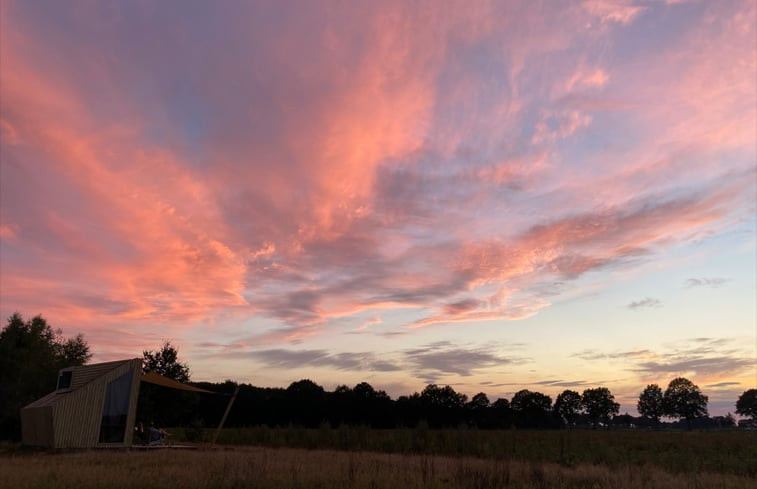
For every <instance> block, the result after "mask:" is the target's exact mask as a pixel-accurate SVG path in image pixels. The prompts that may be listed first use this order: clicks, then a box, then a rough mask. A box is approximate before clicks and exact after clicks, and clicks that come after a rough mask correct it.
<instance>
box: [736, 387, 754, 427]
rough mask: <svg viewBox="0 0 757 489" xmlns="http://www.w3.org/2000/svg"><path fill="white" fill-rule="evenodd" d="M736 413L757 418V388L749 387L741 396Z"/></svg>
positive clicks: (737, 402)
mask: <svg viewBox="0 0 757 489" xmlns="http://www.w3.org/2000/svg"><path fill="white" fill-rule="evenodd" d="M736 413H737V414H740V415H742V416H749V417H750V418H752V419H754V420H757V389H749V390H747V391H744V392H743V393H742V394H741V395H740V396H739V399H738V400H737V401H736Z"/></svg>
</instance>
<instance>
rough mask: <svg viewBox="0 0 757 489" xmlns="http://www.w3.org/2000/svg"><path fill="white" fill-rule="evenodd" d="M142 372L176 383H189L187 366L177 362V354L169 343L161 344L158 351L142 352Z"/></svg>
mask: <svg viewBox="0 0 757 489" xmlns="http://www.w3.org/2000/svg"><path fill="white" fill-rule="evenodd" d="M142 355H143V360H142V371H143V372H144V373H147V372H155V373H156V374H160V375H162V376H163V377H168V378H169V379H173V380H175V381H177V382H189V366H187V364H186V363H182V362H180V361H179V352H178V351H177V350H176V348H174V346H173V345H171V342H170V341H165V342H163V346H162V347H161V348H160V349H159V350H155V351H152V350H145V351H143V352H142Z"/></svg>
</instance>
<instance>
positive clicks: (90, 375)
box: [70, 360, 124, 391]
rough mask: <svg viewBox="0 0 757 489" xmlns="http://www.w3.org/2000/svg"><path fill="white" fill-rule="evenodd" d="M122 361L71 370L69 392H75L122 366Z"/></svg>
mask: <svg viewBox="0 0 757 489" xmlns="http://www.w3.org/2000/svg"><path fill="white" fill-rule="evenodd" d="M123 364H124V360H121V361H118V362H107V363H96V364H94V365H84V366H82V367H74V368H73V369H72V372H73V375H72V376H71V387H70V390H72V391H73V390H76V389H79V388H80V387H82V386H84V385H86V384H88V383H89V382H92V381H93V380H95V379H97V378H98V377H101V376H103V375H105V374H106V373H108V372H110V371H111V370H113V369H115V368H119V367H121V366H123Z"/></svg>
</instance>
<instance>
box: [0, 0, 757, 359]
mask: <svg viewBox="0 0 757 489" xmlns="http://www.w3.org/2000/svg"><path fill="white" fill-rule="evenodd" d="M301 7H302V10H296V11H288V10H287V9H283V10H281V9H280V8H279V7H277V6H264V5H257V4H249V5H244V6H240V7H239V8H240V10H239V11H231V12H229V11H228V10H227V9H229V8H230V7H229V5H225V6H219V7H217V8H218V10H215V9H210V7H208V6H204V7H198V8H200V9H210V10H208V12H205V11H203V12H204V13H212V14H213V15H217V16H218V17H217V18H215V17H213V16H209V15H197V16H196V17H193V16H192V15H190V14H191V12H188V13H187V15H185V16H179V18H177V19H175V20H176V21H175V22H170V23H165V22H163V21H164V20H165V19H164V16H165V15H167V13H166V12H164V10H165V8H163V9H161V8H160V7H155V6H146V5H141V4H140V5H136V6H134V7H131V8H133V9H134V10H133V11H132V10H130V12H131V14H132V15H134V16H135V17H136V18H137V19H139V22H140V23H141V24H140V26H141V27H140V29H143V30H144V31H143V32H142V33H143V34H145V35H142V36H139V38H138V39H137V38H134V37H132V36H133V32H134V31H133V29H132V28H133V27H134V26H133V25H132V24H131V23H130V21H129V19H128V16H120V15H116V14H113V15H111V16H108V15H104V14H103V12H102V11H100V10H99V9H95V8H93V9H91V10H87V9H78V10H76V11H75V12H67V13H65V12H63V13H61V12H59V14H60V15H61V16H62V17H61V19H60V20H59V21H56V23H54V25H52V26H50V25H49V24H47V23H46V22H47V21H45V20H44V16H42V18H39V17H40V14H39V13H38V12H36V13H35V12H33V11H27V10H26V9H25V7H24V5H23V4H11V5H10V6H7V5H4V6H3V14H4V15H3V17H5V18H6V20H5V21H4V23H3V33H2V36H3V38H2V40H3V42H2V43H0V44H2V58H3V63H2V66H1V67H0V70H1V74H2V96H3V111H2V117H0V130H2V138H3V139H2V151H3V178H4V182H3V206H2V225H1V226H0V237H1V238H2V243H3V270H2V292H3V299H4V300H3V312H4V313H5V312H6V308H13V309H19V310H22V311H23V312H26V311H28V310H31V311H33V312H34V313H36V312H37V311H39V312H43V313H44V314H46V315H49V316H55V317H58V318H62V319H61V321H62V322H64V323H65V325H71V327H75V326H76V327H78V326H79V325H82V326H81V327H82V328H83V329H85V330H86V332H87V334H88V335H90V334H91V335H92V336H93V337H96V338H97V339H98V341H102V342H103V343H107V337H108V336H107V334H105V333H103V330H102V329H101V328H102V327H103V326H105V327H112V328H118V327H124V326H123V325H129V327H133V328H134V330H135V331H134V335H135V337H134V338H131V339H129V340H128V342H125V343H124V344H123V345H118V346H117V347H116V346H113V347H112V348H113V349H117V348H118V349H119V351H121V350H123V349H126V348H127V347H133V346H134V345H138V344H140V339H139V338H140V335H141V334H143V333H144V334H145V336H147V332H149V331H151V330H152V328H154V326H155V325H156V324H158V325H159V326H160V328H165V329H166V330H168V331H175V332H176V333H177V334H179V333H181V332H182V331H186V330H187V329H189V328H193V327H208V328H209V329H213V328H218V329H221V330H222V329H223V327H224V326H223V325H220V326H219V323H222V322H223V321H228V322H233V321H235V320H237V319H238V318H249V317H264V318H266V319H267V320H271V321H273V322H275V323H276V324H278V325H279V326H280V328H279V329H278V330H274V331H260V332H257V331H255V332H254V333H255V334H258V333H259V336H257V337H256V338H257V340H256V341H259V342H271V343H275V342H281V341H298V340H301V339H302V338H306V337H309V336H314V335H318V334H323V333H325V332H327V331H328V330H329V325H330V324H332V323H334V322H336V321H345V322H349V321H352V322H354V326H356V327H358V328H371V329H377V328H378V327H379V325H380V324H387V323H388V319H386V316H385V315H383V313H384V312H387V311H401V312H402V313H403V317H404V318H410V319H407V320H406V321H407V322H406V324H407V325H412V326H429V325H431V324H438V323H443V322H463V321H484V320H512V319H520V318H525V317H529V316H531V315H533V314H536V313H537V312H538V311H539V310H541V309H543V308H545V307H549V305H550V301H549V300H548V299H547V298H546V297H545V296H544V294H542V293H540V292H539V288H540V287H541V286H543V285H544V284H545V283H549V282H550V281H552V280H553V279H554V277H556V276H557V277H561V278H563V279H574V278H578V277H580V276H581V275H582V274H586V273H591V272H601V271H602V270H605V269H607V268H610V267H613V266H615V265H616V264H618V263H625V261H627V260H630V259H631V258H638V257H640V256H644V257H646V259H652V257H653V256H654V253H656V252H658V251H660V250H665V249H667V248H669V247H672V246H677V245H680V244H683V243H686V242H688V241H689V240H690V239H691V237H692V236H696V235H697V233H701V232H704V231H717V230H720V229H724V228H727V227H728V226H730V225H732V223H733V222H734V219H737V218H738V217H739V216H741V214H743V212H742V210H743V202H744V201H745V200H748V197H749V196H750V187H749V186H748V185H745V184H738V183H734V181H737V180H739V177H738V175H742V176H743V175H746V176H753V174H752V173H748V172H749V170H750V168H751V167H750V165H753V155H754V146H753V143H754V133H753V129H754V126H755V114H754V111H753V107H754V103H755V91H756V90H755V82H754V77H753V76H744V75H745V74H750V75H751V74H753V73H754V71H755V68H756V67H755V56H754V52H755V51H754V49H755V48H754V43H753V42H751V41H753V40H754V36H755V33H754V25H753V21H752V20H753V18H754V15H753V14H754V8H753V6H749V5H747V6H746V8H745V9H744V10H743V11H742V10H741V9H734V11H733V12H729V13H728V15H717V12H716V11H715V10H712V9H714V7H707V8H705V11H706V12H707V15H706V16H705V19H704V20H703V21H701V22H691V24H690V25H688V26H687V28H685V29H682V34H680V36H679V37H676V38H675V39H673V40H672V41H670V42H669V43H667V44H665V46H663V47H661V48H659V49H657V48H655V53H644V54H643V55H635V54H634V53H633V52H629V53H626V52H617V53H615V52H614V53H613V56H615V58H613V56H610V55H605V54H604V52H602V51H601V50H599V49H598V48H596V46H598V45H602V46H607V47H606V49H607V50H612V49H614V46H615V44H614V43H615V42H617V43H618V44H620V43H619V41H618V38H617V36H618V35H620V34H622V33H623V32H626V31H625V30H627V29H632V28H633V27H634V26H635V24H636V23H638V22H641V21H642V20H643V18H644V16H642V15H641V13H642V11H643V10H644V9H642V8H641V7H637V6H635V5H633V4H630V3H628V2H585V3H584V4H582V5H581V7H579V8H573V7H570V6H569V7H565V8H564V9H561V8H546V9H545V8H544V7H540V6H538V5H535V4H531V3H530V2H524V3H522V4H518V3H511V2H506V3H501V4H497V3H494V4H485V3H477V4H475V5H473V6H471V5H469V4H467V3H459V4H450V5H448V6H446V7H445V9H438V8H436V6H431V7H429V6H428V5H425V6H424V5H418V6H413V7H408V6H407V5H405V4H404V3H398V4H384V3H382V4H375V5H363V6H361V5H358V4H355V5H349V6H340V8H332V7H331V6H328V5H313V4H304V5H302V6H301ZM653 8H675V6H669V7H666V6H654V7H653V6H649V9H653ZM321 10H323V12H321ZM170 14H171V15H170V17H171V18H173V14H174V12H170ZM231 14H233V15H231ZM750 14H751V15H752V16H751V17H750ZM56 15H57V14H56ZM9 17H10V18H12V19H13V22H10V21H8V20H7V18H9ZM750 19H752V20H750ZM558 20H559V22H558ZM216 21H218V22H220V24H222V25H223V28H219V26H218V25H215V24H214V22H216ZM596 22H599V23H600V24H601V26H602V28H601V29H591V28H589V29H586V28H585V27H586V25H587V24H589V25H593V23H596ZM84 27H87V28H84ZM214 29H217V30H214ZM71 32H75V33H76V34H77V35H76V36H73V37H71V36H70V35H69V34H70V33H71ZM136 32H141V31H139V30H137V31H136ZM618 33H620V34H618ZM195 34H197V36H199V37H198V38H199V39H204V40H206V41H207V42H204V43H200V44H198V43H197V42H196V41H195V40H194V39H195ZM69 38H70V39H69ZM156 39H158V40H161V41H162V42H155V40H156ZM53 47H54V48H55V49H53ZM189 48H193V49H189ZM618 59H622V62H620V61H618ZM167 60H170V62H168V61H167ZM147 74H149V76H148V75H147ZM663 101H664V103H663ZM732 154H738V155H740V156H739V158H738V161H736V162H734V161H733V160H731V159H729V157H730V155H732ZM750 158H752V159H750ZM712 182H717V184H718V185H713V183H712ZM721 185H722V186H723V188H722V189H718V188H715V187H717V186H721ZM30 189H33V190H30ZM30 191H34V192H35V194H36V195H39V196H41V197H44V198H35V199H29V198H28V195H29V192H30ZM11 312H12V311H11ZM377 314H378V315H381V319H378V320H375V319H374V320H366V319H365V316H370V317H373V318H376V317H379V316H377ZM219 317H222V318H224V319H223V321H222V320H220V319H217V318H219ZM379 321H384V323H380V322H379ZM403 324H404V323H403ZM197 325H202V326H197ZM253 336H255V335H254V334H253ZM150 339H151V340H152V339H154V338H153V337H150Z"/></svg>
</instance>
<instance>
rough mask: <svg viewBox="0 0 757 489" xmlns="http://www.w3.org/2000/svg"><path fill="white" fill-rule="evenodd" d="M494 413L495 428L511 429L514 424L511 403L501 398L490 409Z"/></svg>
mask: <svg viewBox="0 0 757 489" xmlns="http://www.w3.org/2000/svg"><path fill="white" fill-rule="evenodd" d="M489 409H490V410H491V411H492V418H493V419H494V424H493V427H494V428H510V427H511V426H512V424H513V411H512V409H511V408H510V401H508V400H507V399H503V398H499V399H497V400H496V401H494V402H493V403H492V405H491V408H489Z"/></svg>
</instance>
